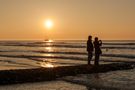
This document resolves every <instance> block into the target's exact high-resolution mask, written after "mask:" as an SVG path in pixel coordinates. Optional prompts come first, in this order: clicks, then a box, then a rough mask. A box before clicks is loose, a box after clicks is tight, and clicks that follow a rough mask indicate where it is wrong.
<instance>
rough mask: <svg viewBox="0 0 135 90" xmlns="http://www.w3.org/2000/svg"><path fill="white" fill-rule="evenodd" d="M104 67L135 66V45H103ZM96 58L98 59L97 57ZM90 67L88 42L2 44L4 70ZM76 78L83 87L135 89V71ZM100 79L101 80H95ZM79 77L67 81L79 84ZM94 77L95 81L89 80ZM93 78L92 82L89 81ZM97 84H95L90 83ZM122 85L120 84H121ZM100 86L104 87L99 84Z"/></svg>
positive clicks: (0, 66)
mask: <svg viewBox="0 0 135 90" xmlns="http://www.w3.org/2000/svg"><path fill="white" fill-rule="evenodd" d="M102 51H103V55H102V56H101V60H100V63H101V64H102V63H113V62H135V41H103V46H102ZM93 58H94V57H93ZM86 63H87V52H86V41H85V40H76V41H75V40H66V41H64V40H63V41H62V40H61V41H60V40H59V41H0V70H6V69H24V68H37V67H53V66H54V67H55V66H65V65H79V64H86ZM92 75H93V76H91V75H79V76H76V77H77V78H79V79H77V80H78V81H79V82H82V83H80V84H85V85H86V86H87V85H89V86H90V85H93V84H94V81H96V80H98V81H99V82H104V83H101V85H102V86H105V87H108V86H109V85H111V87H113V85H114V86H116V85H118V87H123V85H125V87H126V85H127V87H128V86H130V88H135V87H134V86H133V85H135V77H134V75H135V69H133V70H127V71H116V72H108V73H103V74H98V75H95V74H92ZM95 76H96V77H98V78H95ZM76 77H68V78H65V79H64V80H67V81H70V82H74V83H76ZM89 77H91V78H89ZM88 78H89V79H88ZM74 80H75V81H74ZM90 81H93V82H92V83H89V82H90ZM118 83H119V84H118ZM99 85H100V84H99Z"/></svg>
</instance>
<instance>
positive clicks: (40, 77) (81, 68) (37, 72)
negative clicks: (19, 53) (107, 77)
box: [0, 63, 135, 85]
mask: <svg viewBox="0 0 135 90" xmlns="http://www.w3.org/2000/svg"><path fill="white" fill-rule="evenodd" d="M134 65H135V64H134V63H113V64H102V65H100V66H98V67H97V66H93V65H78V66H61V67H50V68H47V67H46V68H36V69H21V70H2V71H0V84H1V85H5V84H17V83H27V82H41V81H50V80H55V79H57V78H61V77H63V76H74V75H77V74H90V73H100V72H108V71H115V70H125V69H132V68H133V66H134Z"/></svg>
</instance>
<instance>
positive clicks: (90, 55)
mask: <svg viewBox="0 0 135 90" xmlns="http://www.w3.org/2000/svg"><path fill="white" fill-rule="evenodd" d="M91 59H92V53H91V52H89V53H88V65H89V64H91Z"/></svg>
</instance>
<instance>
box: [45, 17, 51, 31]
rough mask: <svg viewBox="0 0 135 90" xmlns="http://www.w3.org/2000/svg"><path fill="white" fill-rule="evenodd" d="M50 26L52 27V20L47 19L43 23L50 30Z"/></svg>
mask: <svg viewBox="0 0 135 90" xmlns="http://www.w3.org/2000/svg"><path fill="white" fill-rule="evenodd" d="M52 26H53V22H52V20H50V19H48V20H46V21H45V27H46V28H47V29H50V28H52Z"/></svg>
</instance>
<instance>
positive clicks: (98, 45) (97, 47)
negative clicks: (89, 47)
mask: <svg viewBox="0 0 135 90" xmlns="http://www.w3.org/2000/svg"><path fill="white" fill-rule="evenodd" d="M101 46H102V41H101V40H98V37H95V41H94V48H95V62H94V64H95V65H99V57H100V55H101V54H102V51H101Z"/></svg>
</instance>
